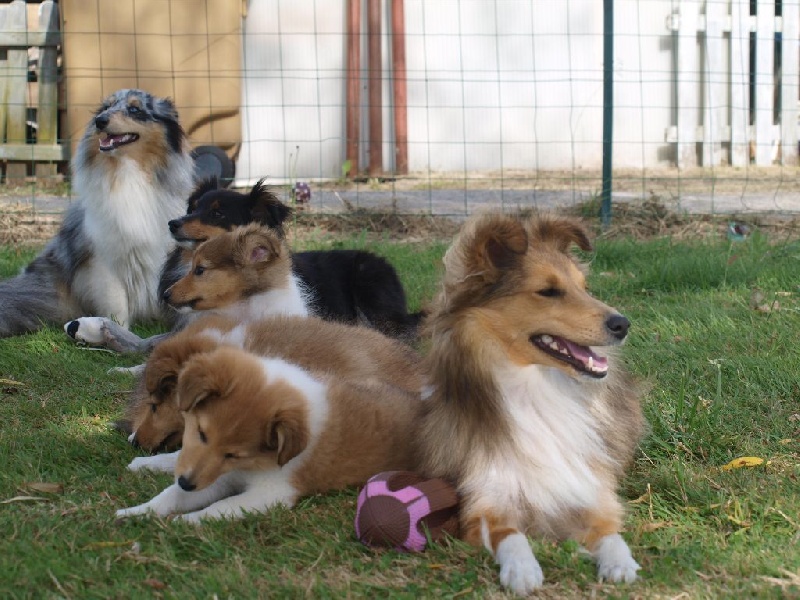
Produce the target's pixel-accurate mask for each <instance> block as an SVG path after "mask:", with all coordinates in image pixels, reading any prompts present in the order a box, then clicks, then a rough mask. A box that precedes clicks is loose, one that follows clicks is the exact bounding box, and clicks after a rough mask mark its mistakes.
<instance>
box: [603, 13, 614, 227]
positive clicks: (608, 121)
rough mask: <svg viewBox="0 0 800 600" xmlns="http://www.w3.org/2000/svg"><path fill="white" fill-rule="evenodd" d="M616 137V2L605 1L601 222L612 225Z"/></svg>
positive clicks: (606, 225)
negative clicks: (612, 154) (612, 183)
mask: <svg viewBox="0 0 800 600" xmlns="http://www.w3.org/2000/svg"><path fill="white" fill-rule="evenodd" d="M613 137H614V0H603V188H602V204H601V205H600V220H601V222H602V224H603V228H606V227H608V226H609V225H610V224H611V178H612V175H611V152H612V141H613Z"/></svg>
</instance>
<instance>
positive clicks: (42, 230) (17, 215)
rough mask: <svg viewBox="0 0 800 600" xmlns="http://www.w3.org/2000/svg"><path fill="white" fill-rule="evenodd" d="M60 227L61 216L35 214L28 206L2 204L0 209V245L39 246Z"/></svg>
mask: <svg viewBox="0 0 800 600" xmlns="http://www.w3.org/2000/svg"><path fill="white" fill-rule="evenodd" d="M60 225H61V215H52V214H41V213H37V212H36V211H34V210H33V208H31V205H30V204H4V205H3V207H2V209H0V245H4V246H17V247H22V246H41V245H43V244H44V243H45V242H46V241H47V240H49V239H50V238H51V237H53V236H54V235H55V234H56V232H57V231H58V227H59V226H60Z"/></svg>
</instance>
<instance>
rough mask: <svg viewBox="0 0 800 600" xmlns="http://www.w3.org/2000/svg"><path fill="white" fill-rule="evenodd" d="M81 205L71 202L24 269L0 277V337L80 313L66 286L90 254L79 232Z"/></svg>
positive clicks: (81, 222) (81, 221) (86, 241)
mask: <svg viewBox="0 0 800 600" xmlns="http://www.w3.org/2000/svg"><path fill="white" fill-rule="evenodd" d="M83 215H84V213H83V209H82V208H81V207H80V206H78V205H73V206H72V207H71V208H70V209H69V210H68V211H67V214H66V215H65V216H64V222H63V224H62V225H61V229H59V231H58V234H57V235H56V237H55V238H53V239H52V240H51V241H50V243H49V244H48V245H47V246H46V247H45V249H44V250H43V251H42V253H41V254H39V256H37V257H36V258H35V259H34V260H33V262H32V263H31V264H29V265H28V266H27V267H26V268H25V270H24V271H23V272H22V273H21V274H19V275H17V276H16V277H12V278H11V279H6V280H4V281H0V337H9V336H12V335H18V334H21V333H28V332H31V331H36V330H38V329H41V328H42V326H43V325H44V324H54V325H61V324H63V323H64V322H65V321H67V320H69V319H73V318H75V317H76V316H79V315H80V314H81V311H80V307H78V306H75V302H74V300H72V296H71V294H70V290H69V281H70V280H71V279H72V278H73V277H74V275H75V271H76V270H77V269H78V267H79V266H80V265H81V264H83V263H84V262H85V261H87V260H88V259H89V257H90V255H91V247H90V245H89V242H88V240H86V238H85V236H84V235H83V234H82V227H83Z"/></svg>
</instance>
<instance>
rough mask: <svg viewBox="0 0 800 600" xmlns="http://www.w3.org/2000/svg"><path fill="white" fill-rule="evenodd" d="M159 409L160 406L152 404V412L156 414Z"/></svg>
mask: <svg viewBox="0 0 800 600" xmlns="http://www.w3.org/2000/svg"><path fill="white" fill-rule="evenodd" d="M157 409H158V404H151V405H150V412H151V413H154V412H156V410H157Z"/></svg>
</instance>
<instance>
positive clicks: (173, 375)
mask: <svg viewBox="0 0 800 600" xmlns="http://www.w3.org/2000/svg"><path fill="white" fill-rule="evenodd" d="M179 370H180V365H179V364H178V363H177V361H176V360H175V359H174V358H173V357H172V356H169V355H167V356H154V357H152V358H151V359H150V360H148V361H147V365H146V366H145V368H144V382H145V387H146V388H147V392H148V393H149V394H152V395H155V396H156V397H158V398H162V399H163V397H164V395H162V391H164V390H165V388H167V387H169V386H170V385H171V387H172V389H170V390H169V392H170V393H171V392H172V391H173V390H174V388H175V384H177V382H178V371H179Z"/></svg>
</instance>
